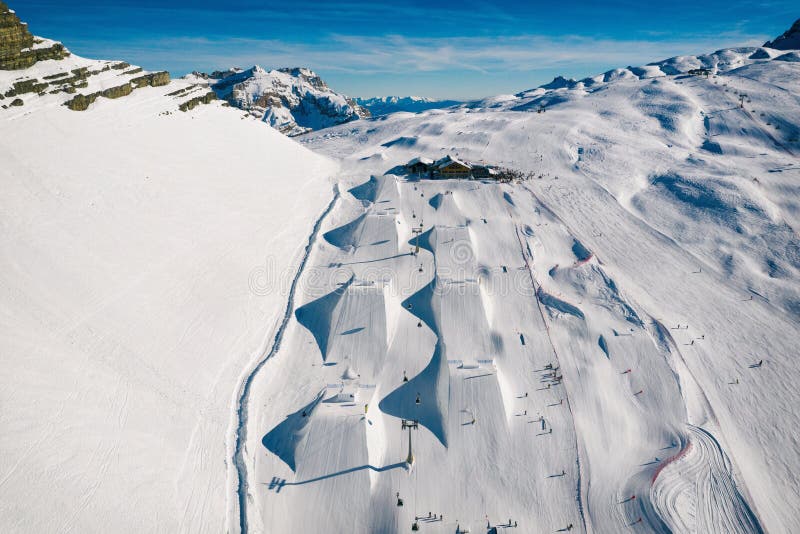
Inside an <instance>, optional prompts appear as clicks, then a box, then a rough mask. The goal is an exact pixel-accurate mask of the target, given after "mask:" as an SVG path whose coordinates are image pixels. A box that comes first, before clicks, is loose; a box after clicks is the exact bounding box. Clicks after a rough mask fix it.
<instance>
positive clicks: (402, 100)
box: [356, 96, 461, 116]
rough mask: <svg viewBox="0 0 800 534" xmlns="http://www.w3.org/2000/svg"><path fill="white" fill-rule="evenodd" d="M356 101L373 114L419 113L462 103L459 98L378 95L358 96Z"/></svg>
mask: <svg viewBox="0 0 800 534" xmlns="http://www.w3.org/2000/svg"><path fill="white" fill-rule="evenodd" d="M356 102H357V103H358V104H359V105H361V106H362V107H364V108H366V109H368V110H369V112H370V113H371V114H372V115H373V116H378V115H388V114H389V113H396V112H398V111H408V112H411V113H419V112H420V111H425V110H428V109H441V108H448V107H450V106H455V105H457V104H460V103H461V102H459V101H458V100H434V99H431V98H425V97H419V96H378V97H373V98H356Z"/></svg>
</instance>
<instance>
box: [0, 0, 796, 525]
mask: <svg viewBox="0 0 800 534" xmlns="http://www.w3.org/2000/svg"><path fill="white" fill-rule="evenodd" d="M3 7H5V6H3ZM12 15H14V14H13V13H10V12H8V11H0V21H3V24H5V25H4V26H3V29H4V30H5V31H4V32H0V43H2V47H3V54H4V55H3V58H7V59H8V58H10V63H6V64H5V65H6V66H10V67H13V69H14V70H0V93H2V95H3V99H1V100H0V162H1V163H2V164H0V183H2V187H3V194H2V195H0V302H2V307H0V310H2V313H0V364H2V370H3V372H2V373H0V406H2V409H0V531H2V532H9V533H14V534H16V533H28V532H101V531H108V530H113V531H114V532H198V533H218V532H228V533H232V534H235V533H242V534H244V533H250V532H268V533H272V532H274V533H278V532H281V533H282V532H351V533H354V534H362V533H364V534H366V533H380V534H396V533H399V532H404V531H405V532H408V531H409V530H412V531H413V530H417V531H421V532H428V533H435V534H445V533H453V532H455V533H464V532H473V533H477V532H495V533H496V532H500V531H505V529H506V528H508V529H510V528H515V527H516V528H515V531H514V532H534V533H541V532H568V533H569V534H586V533H588V532H597V533H601V532H602V533H607V532H608V533H622V532H647V533H659V534H660V533H675V534H684V533H687V534H688V533H694V532H701V533H715V534H717V533H719V534H722V533H724V534H762V533H764V532H770V533H778V532H781V533H782V532H798V531H800V522H798V516H797V508H798V494H797V488H798V487H800V452H798V448H797V439H798V431H797V429H798V428H800V413H798V411H797V410H796V409H792V408H791V407H792V406H798V405H800V391H798V388H797V384H798V383H800V368H799V367H798V365H797V339H800V236H798V229H799V228H800V185H798V184H800V162H798V155H799V154H800V119H799V118H798V117H800V62H799V61H797V58H798V52H797V51H784V50H776V49H772V48H769V47H743V48H731V49H724V50H718V51H716V52H713V53H709V54H700V55H687V56H680V57H675V58H670V59H667V60H664V61H657V62H654V63H651V64H649V65H644V66H638V67H637V66H628V67H624V68H619V69H614V70H611V71H608V72H606V73H602V74H598V75H597V76H592V77H588V78H584V79H582V80H574V79H571V78H568V77H561V78H557V79H556V80H554V81H553V82H552V83H550V84H546V85H544V86H542V87H537V88H533V89H530V90H525V91H521V92H519V93H517V94H516V95H498V96H495V97H493V98H488V99H483V100H479V101H474V102H469V103H464V104H462V105H458V106H453V107H449V108H445V109H429V110H426V111H421V112H418V113H394V114H390V115H386V116H382V117H380V118H368V119H365V120H350V121H348V122H345V123H342V124H339V125H334V126H330V127H328V128H325V129H324V130H320V131H310V132H308V133H306V135H303V136H302V137H299V138H295V139H291V138H288V137H287V136H285V135H282V134H281V133H280V132H278V131H277V130H275V129H273V128H267V127H265V125H264V124H263V122H264V121H263V120H262V119H263V117H264V114H266V113H270V112H271V110H272V107H273V106H272V102H277V101H280V102H281V108H282V109H288V107H287V106H286V105H284V104H283V100H281V98H282V97H281V96H280V95H277V96H269V95H270V94H272V92H274V91H275V90H277V89H280V90H281V91H284V90H285V91H287V92H288V93H290V95H287V96H286V98H287V99H288V100H290V101H291V98H293V97H291V95H294V93H293V92H292V89H290V88H289V86H290V85H291V84H294V83H300V84H305V85H308V86H310V87H312V88H313V89H314V90H315V91H319V92H324V90H323V85H324V84H322V83H321V81H316V80H315V76H314V75H313V73H310V71H307V72H305V73H303V72H300V71H298V72H297V73H296V74H292V72H288V73H283V74H285V75H286V76H287V77H288V78H300V77H305V78H308V79H306V80H304V81H300V82H295V81H292V80H290V79H288V78H286V79H283V78H280V77H278V79H279V80H282V81H281V82H280V83H281V85H280V86H279V87H278V88H277V89H276V88H275V86H274V85H273V80H274V79H275V78H274V77H266V76H262V74H261V73H256V72H255V69H251V70H253V71H254V72H252V73H251V74H252V76H247V75H245V76H243V78H242V80H241V81H237V82H235V83H229V84H228V85H227V86H226V85H225V84H223V86H222V87H221V88H217V90H220V95H221V96H223V98H216V96H217V93H216V92H215V91H214V90H212V86H216V85H217V84H219V83H220V82H223V81H225V80H226V79H227V78H229V77H231V76H238V75H242V74H243V73H245V72H247V71H242V70H240V69H235V70H234V71H231V73H215V74H212V75H209V76H203V75H199V74H197V75H191V76H187V77H186V78H183V79H180V80H171V79H169V77H168V75H166V73H160V72H145V71H143V70H142V71H140V70H139V69H140V68H139V67H134V66H130V65H128V64H127V63H125V62H124V61H119V60H117V61H106V60H92V59H85V58H79V57H77V56H75V55H74V54H70V53H69V51H68V50H67V49H66V48H60V47H56V46H55V45H56V44H57V43H56V42H55V41H49V40H47V39H44V38H40V37H36V36H34V35H32V34H31V35H30V37H28V34H27V33H25V31H27V28H23V26H24V25H23V24H22V23H20V22H19V21H18V20H17V19H16V16H15V15H14V16H13V17H12ZM23 29H24V30H25V31H23ZM9 35H11V36H13V38H11V39H8V40H4V39H3V37H4V36H9ZM37 41H40V42H38V43H37ZM31 42H32V43H33V45H31V44H30V43H31ZM9 43H11V44H10V45H9ZM37 45H41V46H43V47H44V48H47V49H50V50H51V52H47V53H43V54H45V56H46V57H38V56H37V55H36V53H35V52H34V53H33V54H31V52H32V51H34V50H38V49H37V48H36V46H37ZM34 60H35V61H34ZM115 67H116V68H115ZM76 71H77V72H76ZM277 72H278V73H280V71H277ZM264 74H269V73H264ZM257 77H262V80H263V85H262V86H261V89H260V88H258V87H255V86H257V85H259V84H258V83H256V82H251V83H249V84H248V83H247V81H248V80H249V79H251V78H257ZM235 79H236V78H235ZM231 81H232V80H229V82H231ZM239 83H241V84H243V85H242V86H241V87H240V88H239V89H237V91H238V94H237V96H236V97H235V98H234V97H233V93H234V87H235V86H236V85H237V84H239ZM262 89H263V90H262ZM281 94H283V93H281ZM256 95H259V96H256ZM263 95H267V96H266V97H264V99H263V101H262V104H263V106H258V105H257V104H258V101H259V99H260V97H261V96H263ZM295 96H297V95H295ZM298 98H300V97H298ZM308 98H309V99H310V100H315V99H316V97H315V96H314V95H311V96H310V97H308ZM342 98H344V97H342ZM301 100H302V99H301ZM17 101H19V102H20V103H16V102H17ZM237 102H240V103H241V105H243V106H244V107H245V108H247V110H246V111H242V109H240V108H239V107H237V106H238V105H239V104H237ZM345 102H346V100H345ZM308 105H309V106H312V110H313V109H316V108H314V107H313V106H317V104H315V103H314V104H312V103H309V104H308ZM348 105H349V104H348ZM257 107H260V108H262V109H263V112H259V111H258V110H257V109H256V108H257ZM268 108H269V109H268ZM276 109H278V108H276ZM354 109H355V108H354ZM315 113H317V115H316V117H317V118H318V119H319V118H321V114H320V112H315ZM356 115H357V113H356ZM284 118H285V119H287V120H291V121H294V116H293V115H292V117H291V119H290V118H289V117H288V116H286V117H284ZM267 122H269V121H267ZM295 124H297V125H298V126H297V129H303V128H305V127H303V126H301V125H300V124H299V123H296V122H295ZM289 131H293V130H291V129H290V130H289ZM447 156H450V159H448V160H445V159H444V158H445V157H447ZM412 159H414V160H415V161H416V163H417V164H418V165H425V164H427V162H431V161H435V160H440V159H441V160H442V161H445V162H449V164H452V165H453V166H454V168H459V166H461V168H466V166H467V165H472V164H480V165H484V166H486V165H488V166H492V167H495V168H497V169H499V170H500V171H501V173H500V174H499V175H500V176H513V177H515V178H514V179H511V180H508V181H501V180H495V179H491V178H489V177H487V178H484V179H468V178H467V177H461V178H457V177H451V178H447V179H444V178H442V179H440V178H437V179H427V178H423V177H421V176H423V174H422V173H415V174H409V173H408V172H407V171H406V169H405V165H406V163H408V162H409V161H410V160H412ZM532 503H533V505H532ZM426 512H427V513H426ZM109 525H111V527H109Z"/></svg>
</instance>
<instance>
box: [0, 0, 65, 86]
mask: <svg viewBox="0 0 800 534" xmlns="http://www.w3.org/2000/svg"><path fill="white" fill-rule="evenodd" d="M67 56H69V51H68V50H67V49H66V48H64V45H62V44H61V43H57V42H54V41H48V40H44V39H37V38H36V37H34V36H33V34H31V32H30V31H29V30H28V25H27V24H25V23H24V22H21V21H20V20H19V17H17V14H16V13H15V12H14V11H12V10H11V9H9V8H8V5H6V4H5V2H2V1H0V70H20V69H27V68H28V67H30V66H32V65H34V64H36V62H37V61H44V60H47V59H64V58H65V57H67Z"/></svg>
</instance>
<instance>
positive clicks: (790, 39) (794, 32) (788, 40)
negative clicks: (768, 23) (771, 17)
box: [764, 19, 800, 50]
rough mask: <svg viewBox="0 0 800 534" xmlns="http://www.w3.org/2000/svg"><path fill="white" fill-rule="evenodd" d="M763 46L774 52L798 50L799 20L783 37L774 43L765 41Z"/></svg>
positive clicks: (799, 47) (799, 46)
mask: <svg viewBox="0 0 800 534" xmlns="http://www.w3.org/2000/svg"><path fill="white" fill-rule="evenodd" d="M764 46H765V47H767V48H774V49H776V50H800V19H797V20H796V21H795V22H794V24H792V27H791V28H789V29H788V30H786V31H785V32H784V33H783V35H781V36H780V37H778V38H776V39H775V40H774V41H767V42H766V43H764Z"/></svg>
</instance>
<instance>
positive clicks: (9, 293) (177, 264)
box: [0, 56, 336, 533]
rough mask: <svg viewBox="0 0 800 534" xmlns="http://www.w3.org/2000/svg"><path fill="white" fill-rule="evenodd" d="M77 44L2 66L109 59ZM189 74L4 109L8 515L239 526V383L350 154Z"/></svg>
mask: <svg viewBox="0 0 800 534" xmlns="http://www.w3.org/2000/svg"><path fill="white" fill-rule="evenodd" d="M63 62H64V63H62V62H59V61H48V62H41V63H37V64H36V65H35V66H34V67H33V68H32V69H30V71H28V72H20V71H10V72H3V73H1V74H2V79H0V82H3V81H4V80H5V79H6V77H8V78H11V77H20V76H23V75H26V74H27V75H29V76H36V77H39V78H40V79H41V77H42V76H45V75H49V73H52V72H58V71H62V70H65V69H71V68H76V67H78V66H87V65H88V66H90V68H95V67H99V68H102V65H104V64H105V63H106V62H93V60H86V59H83V58H76V57H75V56H71V58H69V59H66V60H63ZM116 72H117V71H111V74H109V73H108V72H106V73H104V74H103V76H105V75H109V76H111V75H116V74H114V73H116ZM90 83H91V84H97V85H90V87H89V89H91V90H95V89H96V88H97V87H98V85H99V84H103V83H108V84H111V83H115V84H119V83H120V81H119V78H117V80H114V81H111V80H105V81H104V80H102V79H97V80H92V81H91V82H90ZM185 87H190V84H188V83H185V82H183V81H177V82H172V83H170V84H169V85H165V86H163V87H146V88H140V89H136V90H135V91H133V92H132V93H131V94H130V95H128V96H126V97H124V98H119V99H116V100H110V99H105V98H101V99H98V100H97V101H96V102H95V103H94V104H93V105H92V106H91V107H90V108H89V109H88V110H86V111H80V112H78V111H71V110H69V109H67V108H66V107H64V106H62V105H60V103H61V101H63V99H64V98H68V97H69V95H63V94H62V95H55V94H54V95H50V94H47V95H45V96H41V97H39V96H37V95H26V96H24V98H25V105H24V106H22V107H12V108H8V109H5V110H0V162H1V163H0V182H1V183H2V190H3V195H2V200H0V206H1V207H0V302H2V305H0V310H1V311H0V363H1V364H2V369H3V372H2V378H0V406H1V407H2V408H0V429H2V431H0V451H2V454H0V530H1V531H2V532H6V533H22V532H26V533H27V532H81V533H90V532H108V531H114V532H215V533H216V532H220V531H222V530H224V525H225V518H226V506H227V501H228V495H229V490H228V484H229V483H231V482H230V481H229V480H228V476H229V475H230V473H229V471H228V468H227V466H228V463H227V462H226V458H227V457H228V454H229V453H228V450H227V447H228V445H229V443H230V442H231V441H232V434H231V438H230V439H229V438H228V435H229V432H232V425H234V424H235V423H233V422H232V419H233V418H234V413H233V406H234V404H235V398H234V392H235V391H236V390H237V388H238V387H239V384H240V383H241V379H242V375H243V374H244V373H246V370H247V369H249V368H250V367H251V366H252V365H254V364H255V362H256V361H257V360H258V358H259V357H260V356H261V355H262V350H263V349H262V347H263V346H266V344H267V343H268V340H269V338H270V337H271V335H272V334H273V333H274V330H275V328H276V326H277V323H278V321H279V319H280V314H281V312H282V307H283V305H284V298H285V297H284V295H285V290H284V291H282V290H281V284H283V283H284V282H285V280H286V279H287V278H289V279H290V278H291V276H292V274H293V272H294V271H295V270H296V268H297V266H298V265H299V260H300V257H301V254H302V248H303V243H302V239H295V236H298V235H299V236H302V235H305V234H307V233H308V232H310V231H311V228H312V227H313V223H314V220H315V219H316V218H317V217H318V216H319V214H320V213H321V212H322V211H323V210H324V207H325V206H326V204H327V203H328V202H329V197H330V194H331V188H332V184H331V181H330V177H331V176H333V175H334V174H335V173H336V164H335V163H333V162H332V161H330V160H328V159H327V158H324V157H320V156H316V155H314V154H313V153H311V152H310V151H309V150H307V149H305V148H303V147H301V146H299V145H298V144H296V143H295V142H294V141H291V140H289V139H287V138H285V137H284V136H282V135H281V134H279V133H278V132H276V131H274V130H272V129H271V128H265V127H264V125H263V124H261V123H260V122H259V121H257V120H254V119H250V118H242V115H243V114H242V112H240V111H238V110H234V109H233V108H227V107H223V106H221V105H220V104H219V103H212V104H209V105H205V106H200V107H198V108H195V109H194V110H192V111H189V112H186V113H184V112H182V111H179V110H178V106H179V104H180V103H181V102H182V100H180V99H177V98H175V97H174V96H170V95H169V93H172V92H174V91H176V90H178V89H181V88H185ZM189 97H191V95H189ZM3 102H8V99H6V100H4V101H3Z"/></svg>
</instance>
